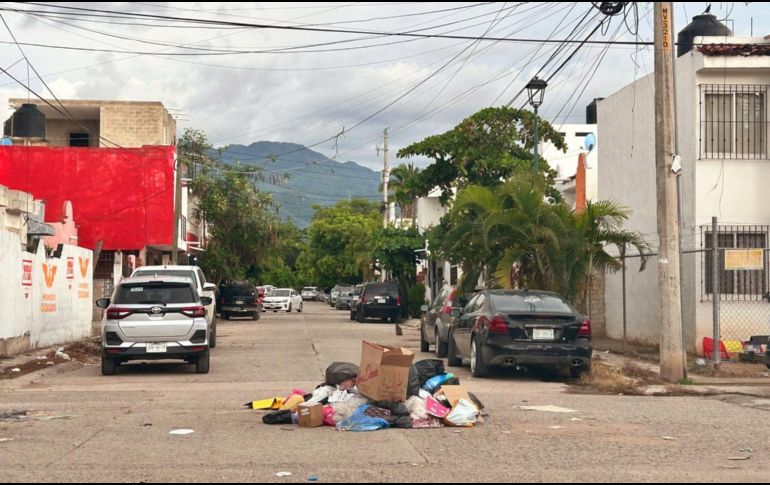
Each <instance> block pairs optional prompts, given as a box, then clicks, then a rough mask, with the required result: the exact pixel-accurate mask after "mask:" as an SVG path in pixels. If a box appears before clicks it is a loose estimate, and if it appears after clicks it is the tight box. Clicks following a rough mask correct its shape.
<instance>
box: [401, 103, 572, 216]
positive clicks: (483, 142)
mask: <svg viewBox="0 0 770 485" xmlns="http://www.w3.org/2000/svg"><path fill="white" fill-rule="evenodd" d="M534 118H535V117H534V114H533V113H532V112H530V111H526V110H520V109H515V108H509V107H499V108H486V109H483V110H481V111H479V112H477V113H476V114H474V115H472V116H470V117H469V118H466V119H465V120H463V121H462V122H461V123H460V124H459V125H457V126H455V127H454V128H452V129H451V130H449V131H447V132H445V133H442V134H440V135H434V136H429V137H428V138H425V139H424V140H422V141H419V142H417V143H414V144H412V145H409V146H407V147H406V148H403V149H401V150H400V151H399V152H398V157H399V158H409V157H414V156H423V157H427V158H430V159H432V160H433V161H434V163H432V164H431V165H430V166H428V167H427V168H426V169H424V170H423V171H421V172H420V173H419V175H418V176H416V177H415V180H414V181H413V182H412V187H411V188H412V190H413V191H414V194H415V195H417V196H426V195H428V194H429V193H430V192H431V191H432V190H434V189H435V188H439V189H441V191H442V195H441V201H442V203H443V204H444V205H448V204H449V201H450V200H451V198H452V196H453V194H454V190H455V189H462V188H464V187H466V186H470V185H480V186H484V187H493V186H496V185H500V184H501V183H503V181H505V180H509V179H510V178H511V176H512V174H513V173H514V172H515V171H517V170H520V169H529V170H532V167H533V155H532V149H533V147H534ZM538 125H539V133H540V135H539V136H540V141H541V142H550V143H552V144H553V145H554V146H555V147H556V148H558V149H559V150H564V151H566V148H567V146H566V144H565V143H564V139H563V137H562V136H561V135H560V134H559V133H558V132H557V131H556V130H554V128H553V127H552V126H551V125H550V124H549V123H547V122H546V121H544V120H542V119H540V120H539V121H538ZM539 166H540V174H539V176H540V177H542V178H544V179H547V180H549V181H550V182H551V184H548V191H547V192H548V193H547V195H548V196H549V197H551V198H553V199H556V200H558V199H560V198H561V196H560V194H559V192H558V191H557V190H555V189H553V188H552V182H553V180H554V179H555V177H556V176H557V174H556V172H555V171H554V170H552V169H551V168H550V167H549V165H548V163H547V162H545V161H544V160H540V164H539Z"/></svg>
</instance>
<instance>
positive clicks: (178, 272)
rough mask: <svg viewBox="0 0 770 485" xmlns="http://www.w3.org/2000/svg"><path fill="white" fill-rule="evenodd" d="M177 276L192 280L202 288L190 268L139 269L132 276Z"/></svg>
mask: <svg viewBox="0 0 770 485" xmlns="http://www.w3.org/2000/svg"><path fill="white" fill-rule="evenodd" d="M154 275H158V276H179V277H181V278H187V279H189V280H190V281H192V282H193V284H194V285H195V286H196V287H197V288H203V286H200V285H199V284H198V283H199V282H198V276H197V275H196V274H195V271H193V270H190V269H157V270H144V271H143V270H139V271H137V272H136V273H135V274H134V276H154Z"/></svg>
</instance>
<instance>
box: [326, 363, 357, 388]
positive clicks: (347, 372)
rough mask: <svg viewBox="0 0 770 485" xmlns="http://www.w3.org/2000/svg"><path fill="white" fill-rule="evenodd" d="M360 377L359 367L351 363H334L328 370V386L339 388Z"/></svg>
mask: <svg viewBox="0 0 770 485" xmlns="http://www.w3.org/2000/svg"><path fill="white" fill-rule="evenodd" d="M356 377H358V366H357V365H356V364H351V363H349V362H333V363H332V364H331V365H330V366H329V367H327V368H326V385H328V386H333V387H336V386H339V385H341V384H343V383H344V382H345V381H349V380H351V379H353V380H355V379H356Z"/></svg>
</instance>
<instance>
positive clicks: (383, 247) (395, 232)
mask: <svg viewBox="0 0 770 485" xmlns="http://www.w3.org/2000/svg"><path fill="white" fill-rule="evenodd" d="M370 246H371V248H372V257H373V258H374V259H375V260H376V261H377V264H378V266H379V269H380V270H381V271H382V270H384V271H388V272H390V274H391V275H392V277H393V279H395V280H396V281H397V282H398V285H399V289H400V290H401V295H403V296H404V297H405V298H407V299H408V300H410V298H409V296H410V295H412V294H413V293H414V292H413V291H412V289H413V288H414V286H415V285H416V284H417V262H418V258H417V253H416V251H417V250H418V249H423V248H424V247H425V238H424V237H423V236H422V235H420V232H419V231H418V230H417V229H416V228H408V229H399V228H396V227H388V228H385V229H382V228H380V229H379V230H377V231H376V232H375V233H373V234H372V236H371V242H370ZM423 293H424V292H423ZM423 298H424V297H423ZM422 303H423V302H422V301H418V302H416V303H414V302H412V301H407V306H408V307H410V308H409V312H410V313H411V314H412V315H413V316H415V315H417V314H418V313H417V312H418V311H419V307H420V306H421V305H422ZM415 307H416V308H415Z"/></svg>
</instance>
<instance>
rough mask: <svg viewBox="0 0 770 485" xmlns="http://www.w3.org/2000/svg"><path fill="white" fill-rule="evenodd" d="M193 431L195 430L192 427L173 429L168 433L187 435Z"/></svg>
mask: <svg viewBox="0 0 770 485" xmlns="http://www.w3.org/2000/svg"><path fill="white" fill-rule="evenodd" d="M193 433H195V430H193V429H175V430H174V431H172V432H170V433H169V434H171V435H174V436H187V435H188V434H193Z"/></svg>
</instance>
